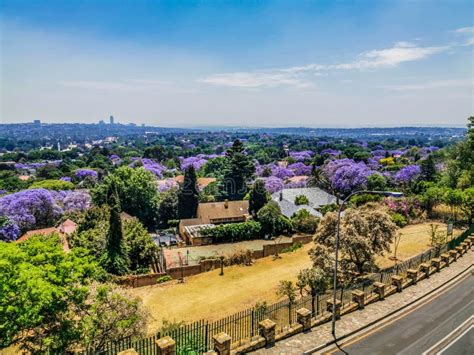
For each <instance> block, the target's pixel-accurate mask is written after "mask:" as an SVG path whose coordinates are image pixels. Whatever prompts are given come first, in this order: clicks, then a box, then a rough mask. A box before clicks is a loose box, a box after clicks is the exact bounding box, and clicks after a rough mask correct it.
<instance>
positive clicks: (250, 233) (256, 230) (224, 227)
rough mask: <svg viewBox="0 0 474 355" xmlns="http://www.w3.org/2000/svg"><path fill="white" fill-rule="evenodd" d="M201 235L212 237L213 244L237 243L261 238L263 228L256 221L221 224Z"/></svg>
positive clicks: (205, 230) (202, 232) (204, 230)
mask: <svg viewBox="0 0 474 355" xmlns="http://www.w3.org/2000/svg"><path fill="white" fill-rule="evenodd" d="M201 234H202V235H203V236H206V237H211V238H212V240H213V242H219V243H225V242H237V241H241V240H252V239H256V238H260V237H261V236H262V226H261V224H260V223H259V222H255V221H248V222H242V223H229V224H220V225H218V226H216V227H213V228H205V229H203V230H202V231H201Z"/></svg>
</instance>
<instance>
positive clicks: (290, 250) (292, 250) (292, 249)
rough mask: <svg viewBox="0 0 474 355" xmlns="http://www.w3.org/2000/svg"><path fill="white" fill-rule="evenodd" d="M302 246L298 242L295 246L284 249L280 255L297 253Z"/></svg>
mask: <svg viewBox="0 0 474 355" xmlns="http://www.w3.org/2000/svg"><path fill="white" fill-rule="evenodd" d="M302 246H303V244H301V243H299V242H297V243H295V244H293V245H292V246H290V247H288V248H284V249H282V251H281V252H280V253H292V252H294V251H297V250H298V249H300V248H301V247H302Z"/></svg>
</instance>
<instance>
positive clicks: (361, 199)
mask: <svg viewBox="0 0 474 355" xmlns="http://www.w3.org/2000/svg"><path fill="white" fill-rule="evenodd" d="M381 200H383V196H381V195H375V194H363V195H355V196H352V197H351V199H350V202H351V203H352V204H354V205H355V206H356V207H359V206H362V205H365V204H366V203H368V202H378V201H381Z"/></svg>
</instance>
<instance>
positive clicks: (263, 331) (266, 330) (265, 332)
mask: <svg viewBox="0 0 474 355" xmlns="http://www.w3.org/2000/svg"><path fill="white" fill-rule="evenodd" d="M258 327H259V330H260V336H262V337H263V338H265V345H266V346H273V345H275V328H276V323H275V322H274V321H272V320H271V319H265V320H262V321H261V322H260V323H258Z"/></svg>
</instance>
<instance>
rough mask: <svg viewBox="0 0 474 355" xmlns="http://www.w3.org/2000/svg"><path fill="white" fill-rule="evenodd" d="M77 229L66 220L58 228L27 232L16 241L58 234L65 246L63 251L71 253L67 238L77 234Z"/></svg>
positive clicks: (74, 224)
mask: <svg viewBox="0 0 474 355" xmlns="http://www.w3.org/2000/svg"><path fill="white" fill-rule="evenodd" d="M76 229H77V224H76V223H75V222H74V221H71V220H70V219H66V220H65V221H64V222H63V223H61V224H60V225H59V226H58V227H49V228H42V229H35V230H31V231H28V232H26V233H25V234H23V235H22V236H21V237H20V238H18V239H17V240H16V242H17V243H21V242H24V241H25V240H28V239H29V238H30V237H31V236H33V235H50V234H53V233H57V234H58V235H59V238H60V239H61V243H62V244H63V250H64V251H65V252H69V250H70V248H69V243H68V240H67V237H68V236H70V235H71V234H72V233H74V232H75V230H76Z"/></svg>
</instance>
